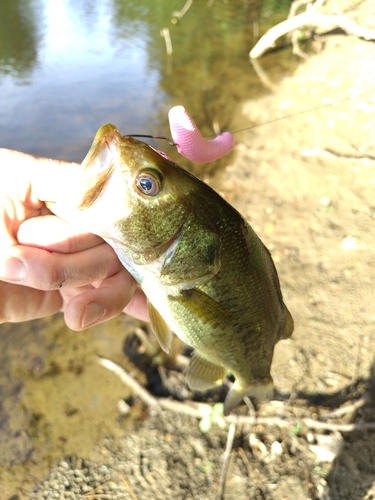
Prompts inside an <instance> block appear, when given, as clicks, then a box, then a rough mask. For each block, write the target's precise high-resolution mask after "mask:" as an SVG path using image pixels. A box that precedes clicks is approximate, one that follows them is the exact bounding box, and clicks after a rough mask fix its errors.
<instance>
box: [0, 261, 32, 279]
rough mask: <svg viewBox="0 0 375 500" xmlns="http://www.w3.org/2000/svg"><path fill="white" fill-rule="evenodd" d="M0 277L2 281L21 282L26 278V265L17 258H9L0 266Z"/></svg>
mask: <svg viewBox="0 0 375 500" xmlns="http://www.w3.org/2000/svg"><path fill="white" fill-rule="evenodd" d="M0 276H1V278H2V279H3V280H9V281H23V280H24V279H25V277H26V265H25V263H24V262H23V261H22V260H20V259H17V257H10V258H9V259H7V260H6V261H5V262H4V264H3V265H2V266H1V268H0Z"/></svg>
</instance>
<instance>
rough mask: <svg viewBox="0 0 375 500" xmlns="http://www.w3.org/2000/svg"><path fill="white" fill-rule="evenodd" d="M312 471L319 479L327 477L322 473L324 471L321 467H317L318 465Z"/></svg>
mask: <svg viewBox="0 0 375 500" xmlns="http://www.w3.org/2000/svg"><path fill="white" fill-rule="evenodd" d="M314 471H315V472H316V473H317V474H318V475H319V476H320V477H326V475H327V473H326V472H324V470H323V469H322V468H321V467H319V466H318V465H316V466H315V467H314Z"/></svg>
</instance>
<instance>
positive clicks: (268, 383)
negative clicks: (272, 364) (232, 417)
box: [224, 375, 273, 416]
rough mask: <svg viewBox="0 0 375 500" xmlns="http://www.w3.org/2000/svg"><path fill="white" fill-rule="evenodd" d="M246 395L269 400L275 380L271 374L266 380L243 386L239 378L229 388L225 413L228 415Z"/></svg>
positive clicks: (225, 402)
mask: <svg viewBox="0 0 375 500" xmlns="http://www.w3.org/2000/svg"><path fill="white" fill-rule="evenodd" d="M245 396H253V397H254V398H257V399H261V400H263V401H269V400H270V399H272V397H273V380H272V377H271V375H270V376H269V378H268V379H266V380H265V381H264V382H263V381H262V382H258V383H257V382H254V384H251V385H248V386H243V385H241V384H240V383H239V382H238V380H236V381H235V382H234V384H233V385H232V387H231V388H230V389H229V392H228V394H227V397H226V398H225V401H224V415H225V416H227V415H229V413H230V412H231V411H232V410H233V408H235V407H236V406H237V405H238V403H239V402H240V401H241V400H242V399H243V398H244V397H245Z"/></svg>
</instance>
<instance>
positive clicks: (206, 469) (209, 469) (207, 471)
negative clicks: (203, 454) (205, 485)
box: [198, 462, 215, 474]
mask: <svg viewBox="0 0 375 500" xmlns="http://www.w3.org/2000/svg"><path fill="white" fill-rule="evenodd" d="M214 468H215V464H214V462H207V463H206V465H200V466H199V467H198V469H199V470H200V471H201V472H204V473H205V474H211V472H213V470H214Z"/></svg>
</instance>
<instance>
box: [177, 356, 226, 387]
mask: <svg viewBox="0 0 375 500" xmlns="http://www.w3.org/2000/svg"><path fill="white" fill-rule="evenodd" d="M225 375H226V369H225V368H224V367H223V366H220V365H215V364H214V363H212V362H211V361H208V360H207V359H206V358H204V357H203V356H202V355H201V354H200V353H199V352H197V351H194V353H193V357H192V358H191V360H190V363H189V368H188V372H187V374H186V380H187V383H188V384H189V386H190V387H191V389H194V390H197V391H204V390H205V389H208V388H210V387H214V386H215V385H219V384H221V382H222V381H223V379H224V377H225Z"/></svg>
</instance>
